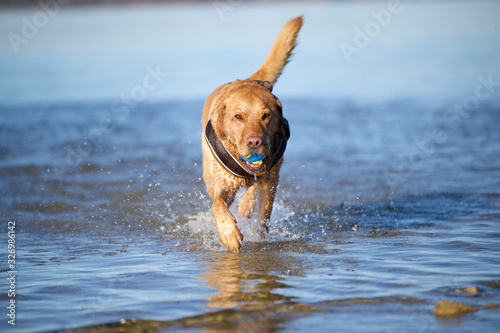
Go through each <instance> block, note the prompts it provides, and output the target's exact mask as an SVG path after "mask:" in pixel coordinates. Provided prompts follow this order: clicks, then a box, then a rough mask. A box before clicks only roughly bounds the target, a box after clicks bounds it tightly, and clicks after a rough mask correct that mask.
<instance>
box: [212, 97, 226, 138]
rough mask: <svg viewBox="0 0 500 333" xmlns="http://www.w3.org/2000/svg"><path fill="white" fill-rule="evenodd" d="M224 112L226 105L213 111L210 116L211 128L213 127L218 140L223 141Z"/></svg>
mask: <svg viewBox="0 0 500 333" xmlns="http://www.w3.org/2000/svg"><path fill="white" fill-rule="evenodd" d="M225 111H226V103H222V104H221V105H220V106H219V107H218V108H217V110H214V113H213V114H212V120H213V122H212V126H214V130H215V134H217V136H218V137H219V139H225V138H226V137H227V134H226V131H225V129H224V113H225Z"/></svg>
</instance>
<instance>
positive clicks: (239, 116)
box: [234, 114, 243, 120]
mask: <svg viewBox="0 0 500 333" xmlns="http://www.w3.org/2000/svg"><path fill="white" fill-rule="evenodd" d="M234 119H238V120H243V116H242V115H241V114H237V115H236V116H234Z"/></svg>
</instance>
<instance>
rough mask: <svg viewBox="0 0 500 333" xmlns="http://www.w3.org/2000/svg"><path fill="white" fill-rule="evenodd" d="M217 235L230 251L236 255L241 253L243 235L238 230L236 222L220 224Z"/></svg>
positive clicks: (218, 224)
mask: <svg viewBox="0 0 500 333" xmlns="http://www.w3.org/2000/svg"><path fill="white" fill-rule="evenodd" d="M217 233H218V234H219V239H220V241H221V243H222V245H224V246H225V247H226V248H227V249H228V250H229V251H231V252H234V253H238V252H240V248H241V245H242V244H243V235H242V234H241V233H240V231H239V230H238V227H237V226H236V221H235V220H232V221H222V222H218V223H217Z"/></svg>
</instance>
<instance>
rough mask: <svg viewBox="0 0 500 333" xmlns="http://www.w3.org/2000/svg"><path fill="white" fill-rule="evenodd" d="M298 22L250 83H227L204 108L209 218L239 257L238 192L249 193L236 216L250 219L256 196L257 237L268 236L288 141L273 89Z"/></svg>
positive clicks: (298, 20)
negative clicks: (234, 212)
mask: <svg viewBox="0 0 500 333" xmlns="http://www.w3.org/2000/svg"><path fill="white" fill-rule="evenodd" d="M301 27H302V17H297V18H295V19H293V20H290V21H288V22H287V23H286V24H285V25H284V26H283V28H282V29H281V31H280V33H279V34H278V37H277V38H276V40H275V41H274V44H273V46H272V48H271V50H270V52H269V54H268V55H267V57H266V59H265V60H264V62H263V63H262V65H261V66H260V68H259V69H258V70H257V71H256V72H255V73H254V74H252V75H251V76H250V77H249V78H248V79H245V80H236V81H233V82H230V83H226V84H224V85H222V86H220V87H218V88H217V89H215V91H214V92H212V94H211V95H210V96H209V97H208V99H207V101H206V102H205V106H204V107H203V118H202V123H203V133H202V149H203V179H204V181H205V185H206V188H207V191H208V194H209V195H210V198H211V199H212V201H213V205H212V215H213V217H214V219H215V222H216V224H217V232H218V234H219V239H220V241H221V242H222V244H223V245H224V246H225V247H226V248H227V249H228V250H230V251H233V252H236V253H237V252H239V249H240V247H241V245H242V241H243V236H242V235H241V233H240V231H239V230H238V227H237V226H236V219H235V218H234V216H233V215H232V214H231V213H230V212H229V206H230V205H231V204H232V202H233V201H234V197H235V195H236V192H237V191H238V189H240V188H247V191H246V193H245V194H244V195H243V197H242V199H241V202H240V204H239V206H238V215H240V216H243V217H247V218H250V217H251V216H252V215H253V211H254V208H255V204H256V202H255V200H256V197H257V192H258V193H259V215H258V217H259V224H260V228H259V231H260V232H261V233H262V235H264V233H265V232H267V228H268V227H267V223H268V221H269V219H270V217H271V211H272V209H273V202H274V196H275V193H276V188H277V186H278V182H279V171H280V168H281V164H282V163H283V153H284V151H285V148H286V142H287V140H288V137H289V136H290V131H289V128H288V122H287V120H286V119H285V118H284V117H283V111H282V106H281V103H280V101H279V100H278V98H276V96H274V95H273V94H272V88H273V84H274V83H275V82H276V80H277V79H278V77H279V76H280V74H281V72H282V70H283V68H284V67H285V65H286V64H287V62H288V60H289V57H290V55H291V52H292V51H293V49H294V47H295V41H296V39H297V34H298V32H299V30H300V28H301Z"/></svg>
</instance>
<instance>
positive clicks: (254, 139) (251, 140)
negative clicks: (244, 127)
mask: <svg viewBox="0 0 500 333" xmlns="http://www.w3.org/2000/svg"><path fill="white" fill-rule="evenodd" d="M261 144H262V139H261V138H259V137H258V136H249V137H248V138H247V147H248V148H251V149H257V148H259V147H260V145H261Z"/></svg>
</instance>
